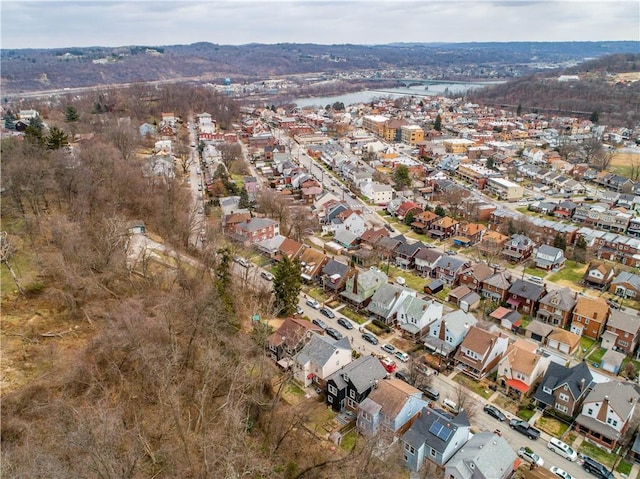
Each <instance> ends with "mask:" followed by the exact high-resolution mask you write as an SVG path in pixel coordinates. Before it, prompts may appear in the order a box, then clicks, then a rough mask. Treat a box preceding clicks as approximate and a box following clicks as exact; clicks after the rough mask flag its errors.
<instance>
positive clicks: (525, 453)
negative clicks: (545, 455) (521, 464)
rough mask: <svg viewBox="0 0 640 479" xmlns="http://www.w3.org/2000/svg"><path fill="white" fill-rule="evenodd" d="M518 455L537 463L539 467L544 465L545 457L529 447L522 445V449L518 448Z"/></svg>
mask: <svg viewBox="0 0 640 479" xmlns="http://www.w3.org/2000/svg"><path fill="white" fill-rule="evenodd" d="M518 456H520V457H521V458H522V459H524V460H525V461H527V462H530V463H532V464H535V465H536V466H538V467H542V466H544V459H542V458H541V457H540V456H538V455H537V454H536V453H535V452H533V451H532V450H531V449H529V448H528V447H521V448H520V449H518Z"/></svg>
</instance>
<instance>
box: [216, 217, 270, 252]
mask: <svg viewBox="0 0 640 479" xmlns="http://www.w3.org/2000/svg"><path fill="white" fill-rule="evenodd" d="M228 231H229V233H230V236H231V237H232V238H233V239H235V240H237V241H240V242H242V243H243V244H245V245H250V244H255V243H258V242H259V241H264V240H267V239H271V238H273V237H274V236H277V235H279V234H280V225H279V224H278V223H277V222H276V221H273V220H272V219H269V218H250V219H248V220H246V221H244V222H242V223H235V224H233V225H229V228H228Z"/></svg>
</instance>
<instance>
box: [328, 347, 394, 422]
mask: <svg viewBox="0 0 640 479" xmlns="http://www.w3.org/2000/svg"><path fill="white" fill-rule="evenodd" d="M386 375H387V370H386V369H385V368H384V366H383V365H382V363H381V362H380V360H379V359H378V358H376V357H375V356H371V355H364V356H360V357H359V358H357V359H355V360H353V361H352V362H350V363H349V364H347V365H345V366H343V367H342V368H340V369H339V370H338V371H336V372H335V373H333V374H332V375H331V376H329V377H327V379H326V383H327V404H329V405H330V406H331V408H332V409H333V410H334V411H342V410H343V409H345V408H347V409H350V410H352V411H356V410H357V408H358V405H359V404H360V403H361V402H362V401H364V400H365V399H366V397H367V396H368V395H369V393H370V392H371V391H372V390H373V388H374V387H375V386H376V383H377V382H379V381H380V380H382V379H384V378H385V377H386Z"/></svg>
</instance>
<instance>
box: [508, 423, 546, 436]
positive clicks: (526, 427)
mask: <svg viewBox="0 0 640 479" xmlns="http://www.w3.org/2000/svg"><path fill="white" fill-rule="evenodd" d="M509 427H510V428H511V429H515V430H516V431H518V432H519V433H520V434H524V435H525V436H527V437H528V438H529V439H533V440H536V439H538V438H539V437H540V431H539V430H537V429H536V428H535V427H533V426H531V424H529V423H528V422H527V421H521V420H519V419H511V420H510V421H509Z"/></svg>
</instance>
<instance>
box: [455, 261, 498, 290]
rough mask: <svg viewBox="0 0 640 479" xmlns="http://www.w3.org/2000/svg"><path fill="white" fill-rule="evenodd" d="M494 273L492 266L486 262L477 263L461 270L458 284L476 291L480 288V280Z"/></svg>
mask: <svg viewBox="0 0 640 479" xmlns="http://www.w3.org/2000/svg"><path fill="white" fill-rule="evenodd" d="M493 274H494V271H493V268H491V267H490V266H489V265H487V264H486V263H477V264H474V265H473V266H470V267H469V268H467V269H465V270H464V271H462V273H461V274H460V279H459V283H460V285H464V286H468V287H469V289H470V290H471V291H475V292H478V291H480V290H481V289H482V282H483V281H485V280H486V279H488V278H490V277H491V276H492V275H493Z"/></svg>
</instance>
